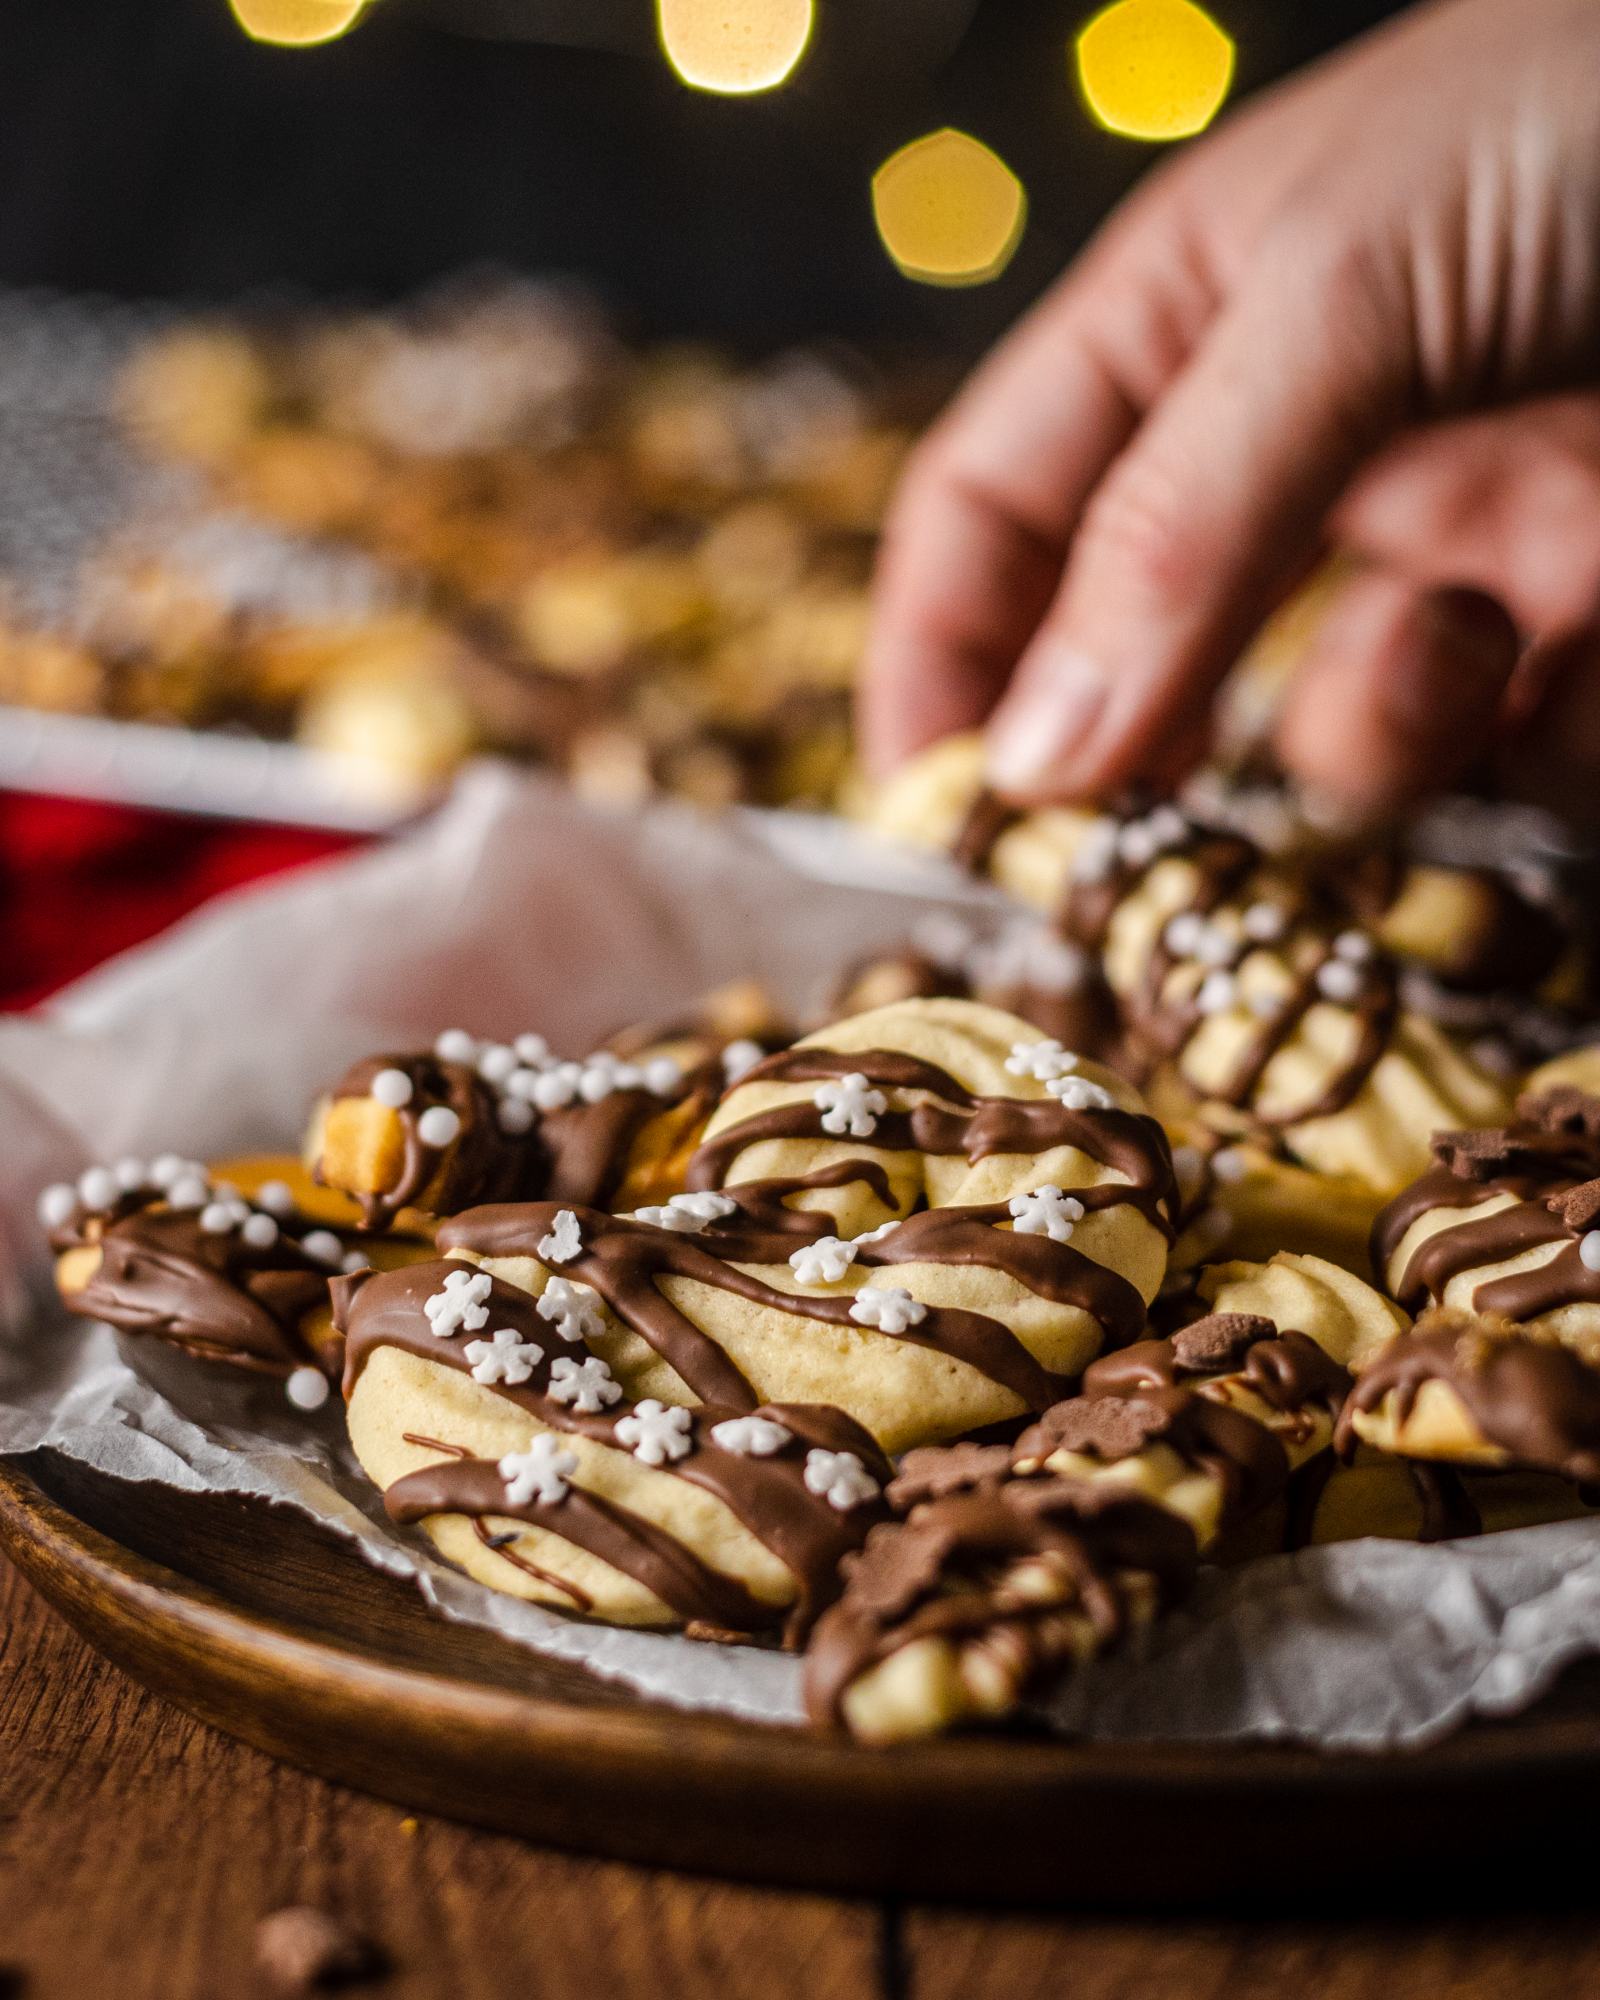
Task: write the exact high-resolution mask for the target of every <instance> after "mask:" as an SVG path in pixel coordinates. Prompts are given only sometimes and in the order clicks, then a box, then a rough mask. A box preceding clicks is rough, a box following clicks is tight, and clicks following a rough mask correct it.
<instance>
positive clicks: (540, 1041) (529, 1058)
mask: <svg viewBox="0 0 1600 2000" xmlns="http://www.w3.org/2000/svg"><path fill="white" fill-rule="evenodd" d="M511 1046H512V1047H513V1048H514V1049H515V1050H516V1052H517V1061H518V1062H519V1063H525V1064H526V1065H527V1067H528V1068H529V1069H542V1068H543V1067H544V1065H545V1064H546V1063H547V1062H549V1060H550V1044H549V1043H548V1042H547V1041H546V1040H545V1038H544V1036H543V1035H518V1037H517V1039H516V1040H515V1041H514V1042H513V1043H512V1044H511Z"/></svg>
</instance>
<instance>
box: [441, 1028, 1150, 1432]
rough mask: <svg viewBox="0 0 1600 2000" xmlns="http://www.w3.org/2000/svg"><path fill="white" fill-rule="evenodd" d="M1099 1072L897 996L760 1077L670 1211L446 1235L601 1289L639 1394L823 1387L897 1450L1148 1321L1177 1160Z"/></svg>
mask: <svg viewBox="0 0 1600 2000" xmlns="http://www.w3.org/2000/svg"><path fill="white" fill-rule="evenodd" d="M880 1035H881V1037H882V1045H879V1036H880ZM835 1040H837V1042H838V1043H840V1044H841V1046H838V1047H834V1046H830V1045H829V1044H832V1043H833V1042H834V1041H835ZM924 1046H925V1047H930V1048H936V1049H938V1050H939V1051H940V1053H941V1054H942V1055H943V1056H944V1057H945V1059H946V1060H945V1062H935V1061H934V1060H932V1059H931V1057H930V1056H929V1055H924V1054H919V1053H916V1051H917V1049H918V1048H919V1047H924ZM947 1063H948V1064H949V1065H950V1066H949V1067H947V1066H946V1064H947ZM956 1065H960V1066H961V1067H962V1070H963V1074H962V1075H960V1076H958V1075H956V1074H954V1073H953V1070H954V1067H955V1066H956ZM1008 1065H1012V1066H1013V1067H1010V1068H1008ZM1105 1074H1106V1073H1104V1072H1091V1071H1090V1069H1089V1068H1088V1067H1087V1066H1084V1065H1080V1064H1079V1061H1078V1058H1077V1057H1076V1055H1074V1054H1073V1053H1072V1052H1070V1051H1067V1050H1064V1049H1062V1048H1061V1047H1060V1046H1059V1045H1058V1044H1055V1043H1053V1042H1049V1041H1046V1040H1040V1039H1038V1038H1037V1037H1036V1036H1035V1035H1034V1034H1033V1033H1032V1031H1031V1030H1029V1029H1028V1028H1027V1025H1026V1023H1023V1022H1018V1021H1015V1020H1013V1019H1012V1018H1011V1017H1008V1016H1004V1015H999V1014H997V1013H995V1012H994V1011H993V1010H990V1009H986V1008H981V1007H977V1006H974V1005H971V1004H970V1003H965V1002H961V1001H952V1000H944V1001H927V1000H924V1001H910V1002H906V1003H904V1004H903V1005H902V1006H899V1007H890V1008H884V1009H881V1010H879V1011H878V1012H877V1013H876V1014H872V1015H866V1016H860V1017H857V1018H856V1019H854V1020H853V1021H851V1022H848V1023H840V1024H838V1025H837V1026H836V1027H834V1028H831V1029H827V1030H823V1031H821V1033H820V1034H819V1035H818V1036H817V1037H813V1038H809V1039H808V1040H807V1041H805V1042H802V1043H800V1044H798V1045H797V1046H796V1047H795V1048H793V1049H790V1050H786V1051H783V1052H782V1053H780V1054H778V1055H775V1056H772V1057H769V1058H767V1059H766V1060H765V1061H763V1062H761V1063H758V1064H757V1065H756V1066H755V1067H753V1068H752V1069H751V1070H749V1071H748V1072H747V1073H746V1074H745V1075H744V1076H743V1077H742V1078H741V1079H740V1081H739V1083H738V1085H737V1087H736V1088H735V1089H734V1090H733V1091H732V1092H731V1093H730V1094H729V1096H728V1098H727V1099H726V1100H725V1102H724V1103H723V1105H722V1106H721V1107H720V1108H719V1111H718V1113H717V1114H716V1116H715V1117H714V1119H713V1120H712V1123H711V1125H710V1126H709V1127H708V1128H707V1131H706V1135H705V1139H704V1141H703V1143H702V1145H701V1146H700V1148H699V1149H698V1151H697V1152H696V1153H695V1154H694V1156H693V1157H692V1159H691V1160H690V1162H689V1164H688V1168H687V1172H686V1176H685V1178H686V1180H687V1182H688V1190H687V1192H686V1193H684V1194H683V1195H680V1196H677V1197H674V1198H673V1200H672V1201H671V1202H670V1203H668V1204H666V1205H664V1206H660V1207H654V1208H647V1209H643V1210H640V1211H638V1212H636V1213H635V1214H633V1215H624V1216H617V1215H609V1214H607V1213H605V1212H604V1211H602V1210H600V1209H598V1208H589V1207H582V1206H579V1205H577V1204H571V1205H563V1204H558V1203H553V1202H548V1201H547V1202H542V1203H541V1202H535V1203H526V1204H504V1205H499V1206H490V1207H485V1208H479V1209H473V1210H470V1211H468V1212H467V1213H466V1214H464V1215H460V1216H456V1217H454V1218H452V1219H451V1220H450V1221H449V1222H448V1223H447V1224H446V1225H445V1226H444V1228H443V1229H442V1231H441V1233H440V1238H439V1241H440V1244H441V1247H443V1248H445V1249H447V1250H451V1251H455V1252H460V1253H463V1254H466V1255H470V1256H472V1257H474V1258H478V1259H481V1260H482V1261H484V1262H485V1263H487V1264H488V1265H489V1266H490V1267H491V1268H492V1269H494V1270H495V1271H496V1272H497V1273H499V1274H500V1275H502V1276H505V1277H507V1278H510V1279H511V1280H512V1281H513V1282H515V1283H519V1284H523V1285H525V1286H527V1287H528V1288H530V1289H537V1288H538V1287H539V1286H540V1285H541V1284H542V1283H543V1281H544V1278H545V1275H546V1274H547V1273H548V1272H550V1271H558V1272H559V1274H560V1275H561V1276H562V1277H563V1278H567V1277H576V1278H577V1279H578V1280H579V1281H581V1282H582V1283H584V1284H586V1285H589V1286H592V1287H593V1288H594V1290H595V1291H596V1292H597V1293H598V1294H599V1296H600V1297H601V1298H602V1299H603V1300H604V1301H605V1304H606V1306H607V1307H608V1308H609V1310H610V1312H611V1313H612V1314H613V1315H614V1318H615V1320H616V1322H617V1323H618V1324H619V1325H620V1327H622V1328H624V1329H626V1330H627V1331H628V1332H629V1333H631V1334H632V1335H635V1336H637V1337H638V1339H637V1341H636V1342H635V1343H634V1348H633V1352H632V1359H631V1360H630V1361H629V1362H627V1363H625V1364H623V1366H624V1373H625V1374H626V1375H627V1378H628V1380H629V1382H630V1386H631V1387H633V1388H634V1389H635V1391H636V1392H638V1393H644V1392H645V1391H646V1388H647V1385H648V1392H649V1393H659V1394H669V1393H670V1394H676V1395H680V1396H681V1395H684V1394H689V1395H694V1396H699V1397H703V1398H705V1399H707V1400H710V1401H717V1402H723V1403H728V1404H730V1405H735V1406H739V1405H742V1406H744V1407H747V1408H750V1407H754V1406H755V1405H756V1404H758V1403H760V1402H763V1401H773V1400H782V1401H793V1400H797V1399H800V1398H802V1397H804V1398H806V1399H812V1400H826V1401H828V1402H832V1403H836V1404H838V1405H839V1407H841V1408H843V1409H848V1410H850V1411H851V1412H852V1414H854V1415H855V1416H856V1417H857V1418H858V1419H859V1420H860V1421H861V1422H863V1423H864V1424H866V1425H867V1427H868V1428H869V1429H870V1430H872V1431H873V1433H874V1434H875V1435H876V1436H877V1437H878V1439H879V1441H880V1443H882V1444H883V1445H884V1446H885V1447H886V1448H888V1449H899V1448H902V1447H904V1446H907V1445H912V1444H917V1443H921V1442H925V1441H927V1440H928V1439H930V1438H937V1437H947V1436H953V1435H957V1434H959V1433H961V1432H962V1431H966V1430H970V1429H973V1428H976V1427H978V1426H980V1425H982V1424H985V1423H990V1422H995V1421H999V1420H1001V1419H1004V1418H1006V1417H1010V1416H1016V1415H1019V1414H1022V1413H1024V1412H1027V1411H1039V1410H1043V1409H1045V1408H1047V1407H1048V1406H1049V1405H1050V1404H1051V1403H1052V1402H1054V1401H1057V1400H1058V1399H1059V1398H1060V1396H1061V1395H1063V1394H1064V1393H1066V1392H1067V1391H1068V1390H1069V1389H1070V1388H1071V1387H1073V1386H1074V1385H1075V1383H1076V1380H1077V1376H1078V1374H1079V1372H1080V1370H1081V1368H1082V1367H1083V1365H1084V1363H1085V1362H1086V1361H1088V1360H1089V1359H1091V1358H1092V1357H1093V1355H1094V1354H1095V1353H1097V1352H1098V1351H1099V1350H1100V1349H1101V1348H1102V1347H1104V1346H1107V1345H1119V1344H1122V1343H1125V1342H1126V1341H1128V1340H1130V1339H1132V1338H1134V1337H1135V1336H1136V1335H1137V1334H1138V1333H1139V1332H1140V1331H1141V1329H1142V1327H1143V1325H1144V1318H1145V1308H1146V1303H1147V1300H1148V1298H1149V1297H1150V1296H1151V1294H1152V1293H1153V1292H1154V1290H1155V1288H1156V1286H1157V1285H1158V1284H1159V1282H1160V1277H1161V1272H1162V1269H1163V1266H1164V1263H1165V1256H1166V1247H1167V1238H1168V1234H1169V1232H1170V1229H1171V1220H1170V1216H1171V1211H1172V1204H1173V1199H1174V1197H1173V1190H1172V1183H1171V1167H1170V1160H1169V1157H1168V1154H1167V1149H1166V1142H1165V1139H1164V1138H1163V1136H1162V1134H1161V1131H1160V1128H1159V1127H1158V1126H1157V1125H1156V1124H1155V1123H1154V1121H1153V1120H1152V1119H1150V1118H1148V1117H1146V1116H1145V1115H1144V1114H1143V1113H1142V1112H1140V1111H1138V1110H1137V1109H1134V1108H1132V1107H1133V1106H1135V1105H1136V1104H1137V1099H1136V1098H1135V1097H1134V1096H1133V1094H1132V1093H1131V1092H1130V1091H1128V1089H1127V1087H1126V1086H1125V1085H1120V1084H1116V1083H1115V1081H1114V1080H1108V1081H1106V1082H1102V1081H1100V1080H1099V1078H1100V1077H1101V1076H1102V1075H1105ZM1002 1080H1003V1082H1004V1083H1005V1084H1006V1085H1007V1086H1009V1087H1008V1088H1006V1089H1004V1090H1001V1089H1000V1088H998V1087H996V1086H997V1085H998V1084H999V1083H1000V1082H1001V1081H1002ZM982 1086H988V1087H987V1088H984V1087H982ZM1058 1086H1059V1088H1058ZM924 1202H926V1203H927V1206H925V1207H924V1206H922V1205H921V1204H922V1203H924ZM563 1215H566V1216H567V1217H568V1222H569V1227H570V1230H571V1242H570V1247H569V1248H568V1250H567V1251H566V1253H565V1254H564V1255H560V1256H555V1255H553V1254H552V1253H553V1252H554V1251H555V1249H556V1247H557V1245H558V1224H559V1223H560V1220H561V1217H562V1216H563ZM546 1246H549V1248H547V1247H546ZM951 1362H955V1363H958V1364H960V1365H959V1367H957V1368H952V1367H951V1366H950V1365H949V1364H950V1363H951ZM641 1370H642V1371H643V1372H642V1373H641Z"/></svg>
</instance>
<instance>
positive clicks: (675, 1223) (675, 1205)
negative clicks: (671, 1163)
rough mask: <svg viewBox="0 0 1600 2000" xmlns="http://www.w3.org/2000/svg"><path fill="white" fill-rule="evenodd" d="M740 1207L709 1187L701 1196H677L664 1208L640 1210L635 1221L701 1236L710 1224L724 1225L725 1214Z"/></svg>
mask: <svg viewBox="0 0 1600 2000" xmlns="http://www.w3.org/2000/svg"><path fill="white" fill-rule="evenodd" d="M738 1208H739V1204H738V1203H737V1202H736V1201H735V1200H734V1198H733V1196H732V1195H728V1194H718V1193H717V1192H716V1191H715V1190H714V1189H711V1188H707V1189H706V1190H705V1191H704V1192H703V1193H700V1194H675V1195H673V1196H672V1198H671V1200H670V1201H668V1202H667V1204H666V1205H665V1207H663V1208H636V1209H635V1210H634V1212H633V1220H634V1221H635V1222H649V1223H653V1224H654V1225H655V1227H656V1228H657V1229H675V1230H677V1231H679V1232H680V1233H681V1234H686V1235H689V1236H698V1235H699V1233H700V1231H701V1230H702V1229H704V1228H705V1226H706V1224H707V1223H709V1222H720V1221H721V1220H722V1218H723V1217H724V1216H725V1215H734V1214H736V1213H737V1212H738Z"/></svg>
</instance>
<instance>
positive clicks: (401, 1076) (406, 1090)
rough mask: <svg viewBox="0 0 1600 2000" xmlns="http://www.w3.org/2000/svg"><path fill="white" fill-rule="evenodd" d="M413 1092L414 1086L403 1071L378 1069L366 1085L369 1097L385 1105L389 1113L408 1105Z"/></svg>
mask: <svg viewBox="0 0 1600 2000" xmlns="http://www.w3.org/2000/svg"><path fill="white" fill-rule="evenodd" d="M415 1091H416V1086H415V1085H414V1084H413V1083H412V1081H411V1079H410V1077H409V1076H407V1075H406V1073H405V1071H404V1070H403V1069H380V1070H379V1071H378V1074H377V1075H376V1076H375V1077H374V1078H373V1079H372V1081H371V1083H369V1084H368V1085H367V1092H368V1094H369V1096H372V1097H375V1098H376V1099H377V1101H378V1102H379V1103H380V1104H384V1105H387V1106H388V1108H389V1109H390V1110H391V1111H399V1110H401V1109H402V1108H403V1107H404V1106H405V1105H407V1104H409V1103H410V1102H411V1099H412V1097H413V1096H414V1095H415Z"/></svg>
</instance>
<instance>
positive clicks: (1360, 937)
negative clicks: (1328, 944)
mask: <svg viewBox="0 0 1600 2000" xmlns="http://www.w3.org/2000/svg"><path fill="white" fill-rule="evenodd" d="M1333 949H1334V953H1335V956H1336V957H1339V958H1342V959H1343V960H1344V961H1345V963H1346V964H1347V965H1370V964H1371V963H1372V961H1373V959H1375V958H1376V957H1377V955H1378V947H1377V946H1376V945H1375V944H1374V943H1373V941H1372V939H1371V938H1370V937H1368V936H1367V934H1366V932H1365V931H1341V932H1340V933H1339V935H1338V936H1337V937H1336V938H1335V939H1334V941H1333Z"/></svg>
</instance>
